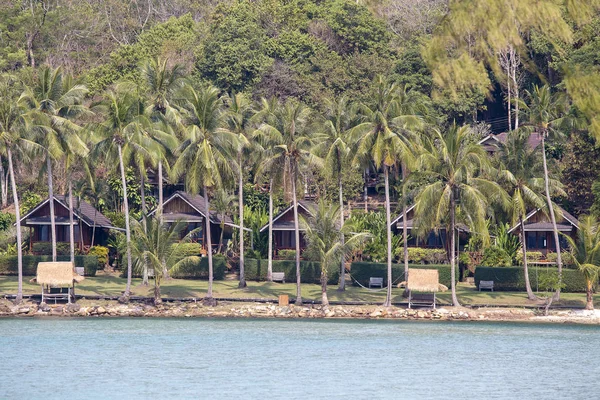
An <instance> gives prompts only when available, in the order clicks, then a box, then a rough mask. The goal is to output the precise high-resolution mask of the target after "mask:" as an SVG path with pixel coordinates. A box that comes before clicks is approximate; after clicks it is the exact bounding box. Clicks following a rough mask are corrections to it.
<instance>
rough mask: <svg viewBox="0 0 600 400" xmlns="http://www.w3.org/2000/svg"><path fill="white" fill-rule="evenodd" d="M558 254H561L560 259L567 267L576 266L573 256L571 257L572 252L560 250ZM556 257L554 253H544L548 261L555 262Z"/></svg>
mask: <svg viewBox="0 0 600 400" xmlns="http://www.w3.org/2000/svg"><path fill="white" fill-rule="evenodd" d="M560 254H561V256H562V257H561V259H562V262H563V265H564V266H565V267H567V268H576V265H575V258H574V257H573V254H571V253H568V252H566V251H561V253H560ZM556 258H557V255H556V253H548V254H546V259H547V260H548V261H550V262H554V263H555V262H556Z"/></svg>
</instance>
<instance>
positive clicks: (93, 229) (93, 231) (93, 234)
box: [80, 209, 98, 247]
mask: <svg viewBox="0 0 600 400" xmlns="http://www.w3.org/2000/svg"><path fill="white" fill-rule="evenodd" d="M97 218H98V210H97V209H94V224H93V225H92V242H91V243H90V244H91V247H94V239H95V237H96V219H97ZM80 235H81V229H80ZM81 236H82V237H83V235H81Z"/></svg>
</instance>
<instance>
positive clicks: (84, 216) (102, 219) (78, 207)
mask: <svg viewBox="0 0 600 400" xmlns="http://www.w3.org/2000/svg"><path fill="white" fill-rule="evenodd" d="M54 200H55V202H57V203H58V204H60V205H61V206H62V207H64V208H65V209H67V210H68V209H69V205H68V197H66V196H62V195H55V196H54ZM74 200H75V199H74ZM47 203H48V199H45V200H44V201H42V202H41V203H39V204H38V205H37V206H35V207H34V208H33V209H31V211H29V212H28V213H27V214H26V215H24V216H23V217H22V218H21V221H20V223H21V225H23V224H24V223H26V222H27V219H29V218H30V217H31V216H32V215H33V214H35V212H37V211H38V210H39V209H40V208H42V207H43V206H45V205H46V204H47ZM73 203H74V204H73V216H74V217H76V218H78V219H80V220H81V221H82V222H83V223H85V224H86V225H87V226H89V227H93V226H94V225H95V226H96V227H98V228H107V229H119V228H117V227H115V226H113V224H112V222H110V220H109V219H108V218H106V216H105V215H104V214H102V213H101V212H100V211H98V210H96V208H95V207H94V206H92V205H91V204H90V203H88V202H87V201H84V200H81V202H79V204H78V203H77V202H76V201H74V202H73ZM56 219H60V217H57V218H56ZM38 220H39V221H38V222H44V220H45V217H39V218H38ZM94 220H95V221H96V223H95V224H94ZM48 223H50V219H49V216H48Z"/></svg>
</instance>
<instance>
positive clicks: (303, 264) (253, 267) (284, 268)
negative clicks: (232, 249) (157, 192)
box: [244, 258, 340, 285]
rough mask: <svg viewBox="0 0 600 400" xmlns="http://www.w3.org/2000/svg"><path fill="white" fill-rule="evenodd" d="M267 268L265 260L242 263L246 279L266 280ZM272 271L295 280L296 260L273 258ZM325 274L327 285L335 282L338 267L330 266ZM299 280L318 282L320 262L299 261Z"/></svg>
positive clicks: (291, 280) (287, 279)
mask: <svg viewBox="0 0 600 400" xmlns="http://www.w3.org/2000/svg"><path fill="white" fill-rule="evenodd" d="M267 268H268V261H267V260H257V259H252V258H250V259H247V260H246V261H245V263H244V273H245V274H246V279H247V280H255V281H265V280H267ZM273 272H283V273H285V281H286V282H295V281H296V262H295V261H291V260H273ZM327 275H328V276H327V283H328V284H329V285H335V284H337V283H338V280H339V276H340V271H339V267H338V268H331V270H330V271H328V274H327ZM300 282H302V283H320V282H321V264H320V263H318V262H316V261H300Z"/></svg>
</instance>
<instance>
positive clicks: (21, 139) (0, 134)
mask: <svg viewBox="0 0 600 400" xmlns="http://www.w3.org/2000/svg"><path fill="white" fill-rule="evenodd" d="M16 85H18V83H17V82H16V81H15V80H14V79H13V78H12V77H8V76H4V77H2V80H1V81H0V150H1V151H2V153H4V154H6V157H7V159H8V171H9V174H10V184H11V187H12V195H13V202H14V205H15V217H16V220H17V223H16V229H17V274H18V288H17V297H16V299H15V303H17V304H19V303H21V301H22V300H23V236H22V234H21V214H20V210H19V195H18V193H17V184H16V180H15V171H14V165H13V151H16V152H19V151H20V150H21V149H27V148H35V147H37V145H36V144H35V143H33V142H32V141H30V140H28V139H27V138H26V137H25V133H26V132H25V118H24V110H23V109H22V108H20V107H19V106H18V104H17V102H16V100H17V94H16V92H15V87H16ZM17 87H18V86H17Z"/></svg>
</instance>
